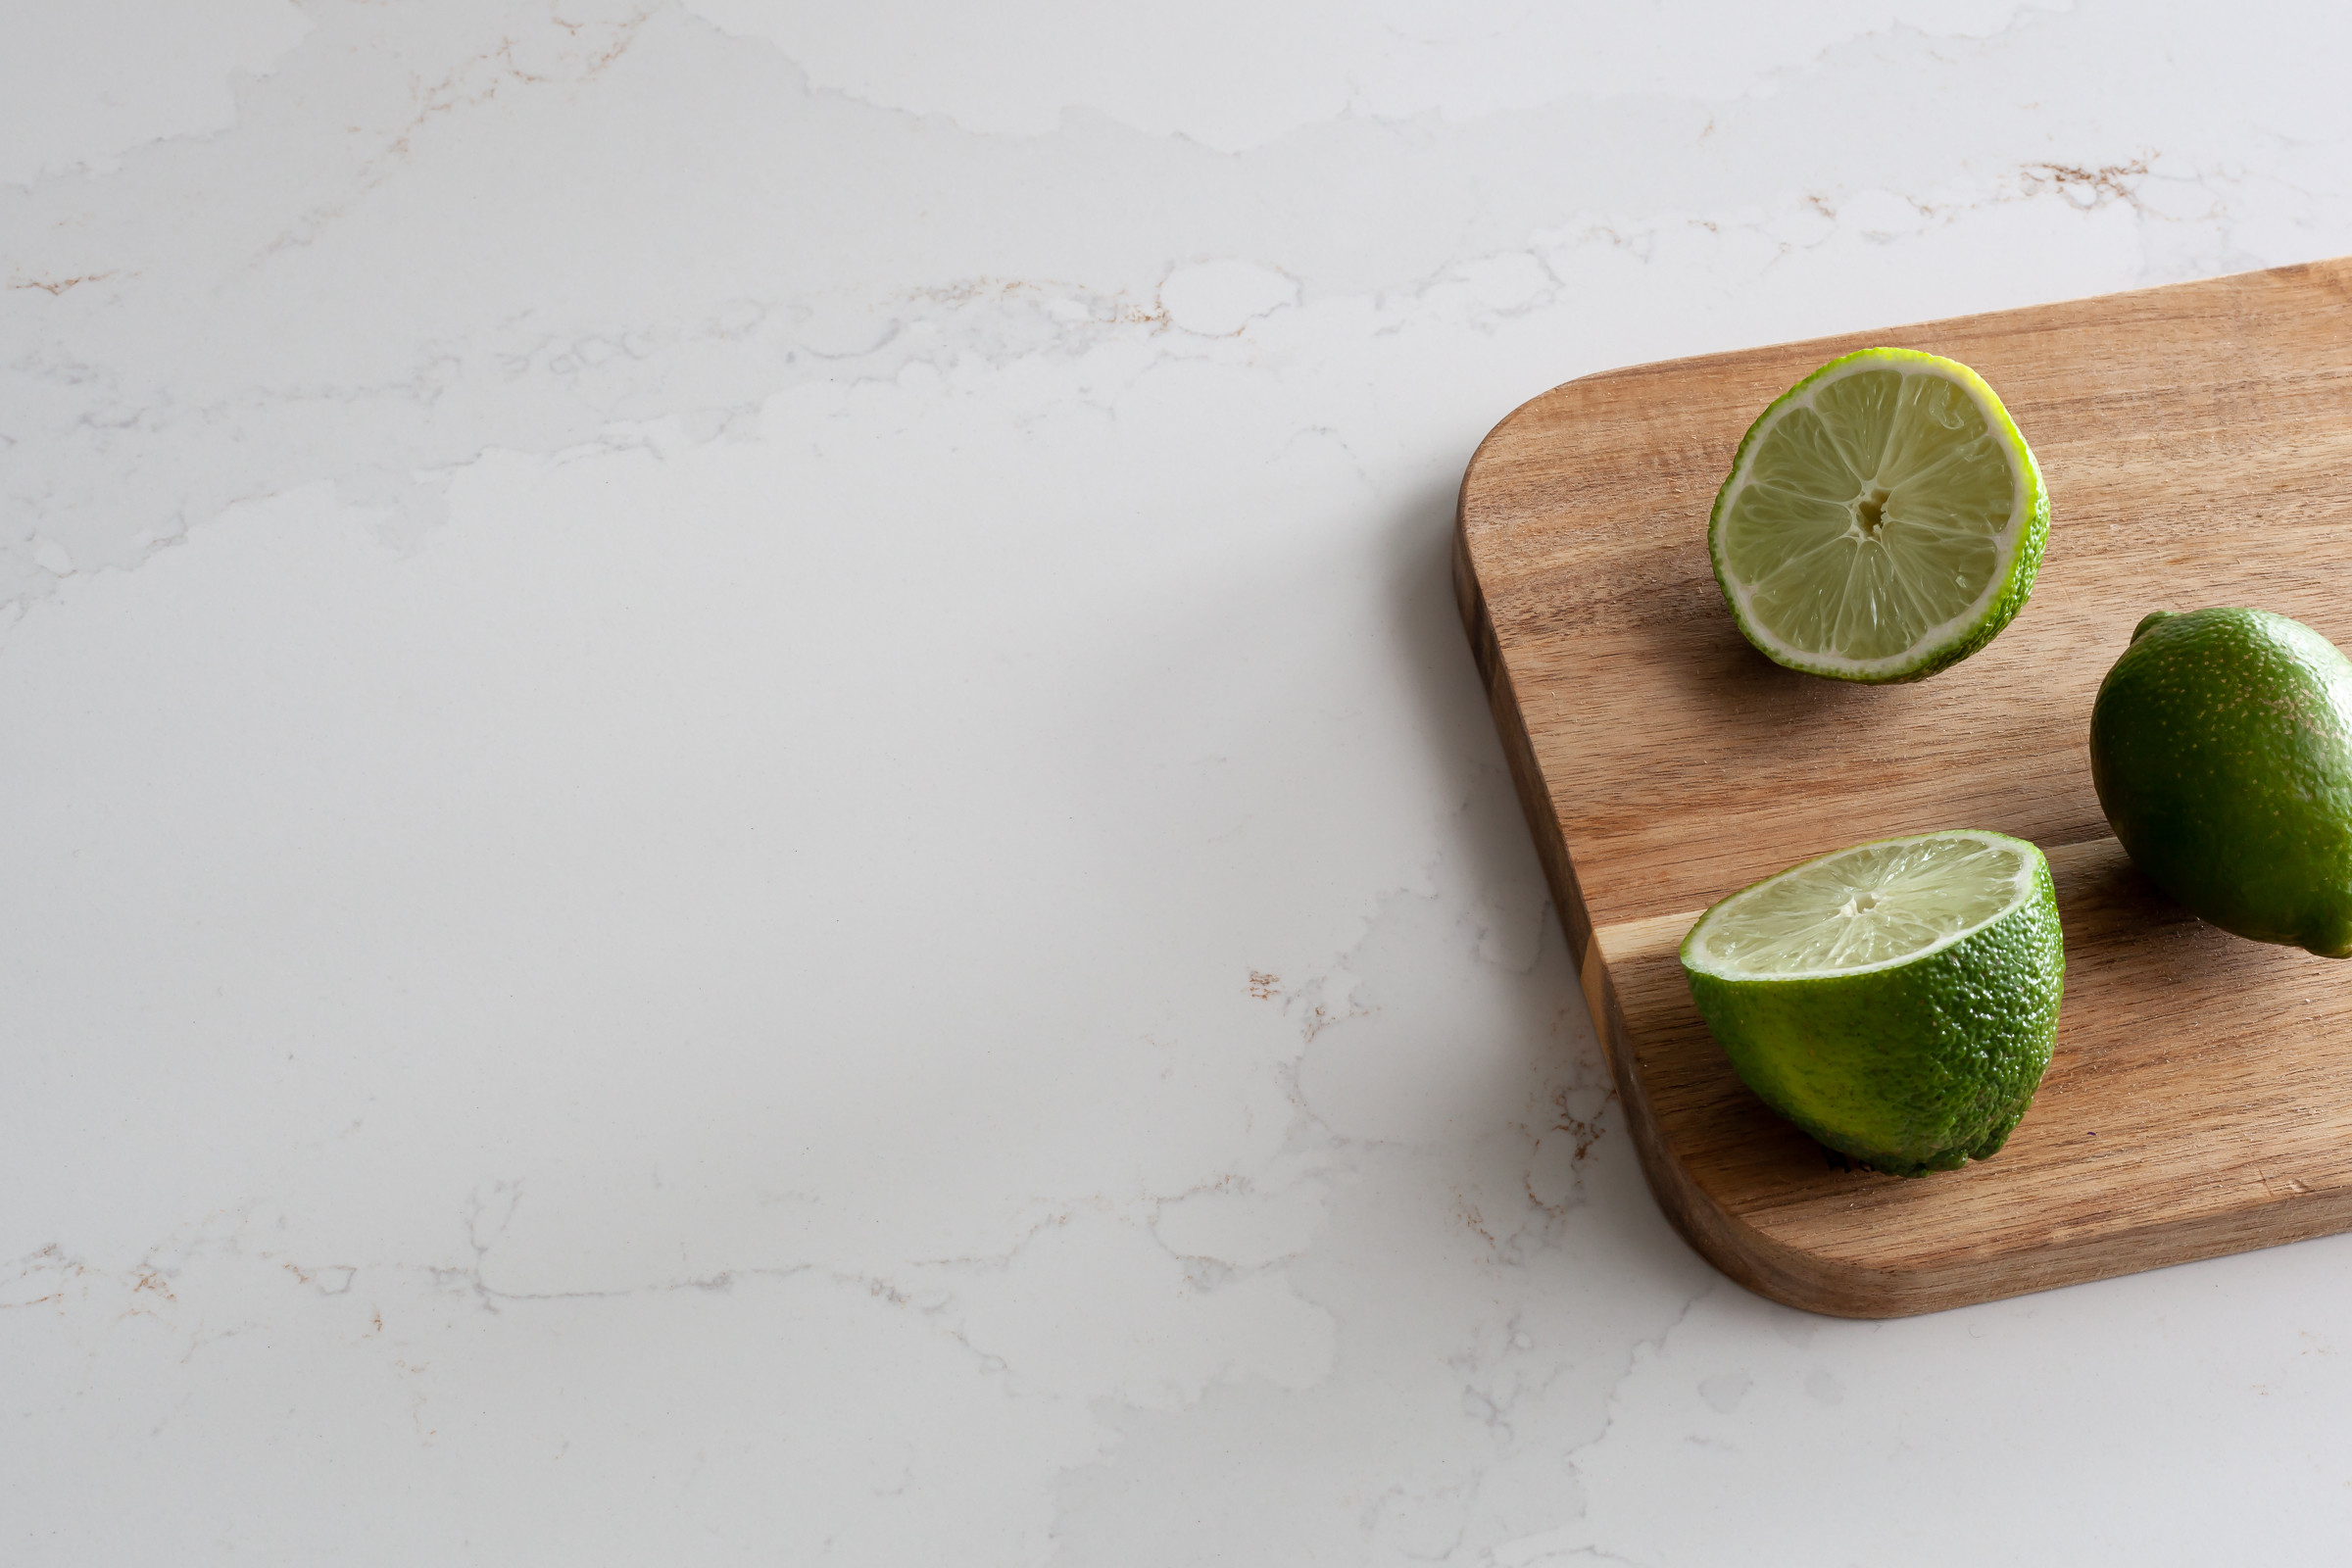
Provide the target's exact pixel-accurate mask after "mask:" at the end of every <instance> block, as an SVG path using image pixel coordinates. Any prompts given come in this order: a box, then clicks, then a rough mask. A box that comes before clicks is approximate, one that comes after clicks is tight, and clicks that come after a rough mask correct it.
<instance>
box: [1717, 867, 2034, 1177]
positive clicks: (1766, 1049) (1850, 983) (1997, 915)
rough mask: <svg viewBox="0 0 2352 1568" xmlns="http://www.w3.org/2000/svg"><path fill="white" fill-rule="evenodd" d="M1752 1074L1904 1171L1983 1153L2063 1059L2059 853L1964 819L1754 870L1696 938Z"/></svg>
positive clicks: (1862, 1156)
mask: <svg viewBox="0 0 2352 1568" xmlns="http://www.w3.org/2000/svg"><path fill="white" fill-rule="evenodd" d="M1682 960H1683V973H1684V976H1685V978H1686V979H1688V980H1689V981H1690V983H1691V1002H1692V1003H1693V1004H1695V1005H1696V1006H1697V1008H1698V1012H1699V1016H1700V1017H1702V1018H1704V1019H1705V1020H1706V1024H1707V1029H1708V1031H1709V1032H1710V1033H1712V1034H1713V1035H1714V1036H1715V1040H1716V1043H1717V1044H1719V1045H1721V1046H1722V1047H1723V1050H1724V1054H1725V1055H1727V1056H1729V1057H1730V1058H1731V1062H1732V1066H1733V1069H1734V1070H1735V1071H1737V1072H1738V1073H1739V1074H1740V1079H1741V1081H1742V1082H1744V1083H1745V1084H1746V1085H1747V1086H1748V1088H1750V1089H1752V1090H1754V1091H1755V1092H1756V1095H1757V1097H1758V1098H1759V1099H1761V1100H1762V1101H1763V1102H1764V1103H1766V1104H1768V1105H1770V1106H1771V1107H1772V1108H1773V1109H1775V1110H1777V1111H1779V1112H1780V1113H1781V1114H1782V1115H1784V1116H1786V1117H1788V1118H1789V1120H1790V1121H1792V1122H1794V1123H1796V1125H1797V1126H1799V1127H1801V1128H1803V1129H1804V1130H1805V1131H1806V1132H1808V1133H1810V1134H1812V1135H1813V1137H1814V1138H1815V1139H1817V1140H1819V1141H1820V1142H1821V1143H1823V1144H1826V1145H1827V1146H1829V1147H1830V1148H1832V1149H1836V1150H1839V1151H1841V1152H1844V1153H1847V1154H1849V1155H1852V1156H1853V1157H1854V1158H1856V1159H1859V1160H1861V1161H1863V1162H1864V1163H1866V1164H1868V1165H1871V1166H1872V1167H1874V1168H1876V1169H1878V1170H1882V1171H1887V1172H1890V1173H1892V1174H1895V1175H1900V1176H1918V1175H1922V1174H1924V1173H1925V1172H1928V1171H1932V1170H1952V1169H1955V1168H1957V1167H1958V1166H1960V1165H1963V1164H1965V1163H1967V1162H1968V1161H1969V1160H1972V1159H1985V1158H1988V1157H1990V1156H1991V1154H1992V1153H1993V1152H1995V1151H1996V1150H1998V1149H1999V1148H2000V1147H2001V1145H2002V1144H2003V1143H2004V1142H2006V1141H2007V1139H2008V1137H2009V1134H2010V1131H2011V1130H2012V1129H2013V1128H2015V1127H2016V1126H2017V1124H2018V1119H2019V1118H2020V1117H2022V1116H2024V1115H2025V1113H2026V1107H2027V1105H2028V1104H2030V1103H2032V1101H2033V1099H2034V1089H2035V1088H2036V1087H2037V1086H2038V1085H2039V1084H2040V1082H2041V1075H2042V1073H2043V1072H2044V1071H2045V1070H2046V1069H2047V1068H2048V1066H2049V1064H2050V1053H2051V1050H2052V1048H2053V1045H2054V1043H2055V1042H2056V1040H2057V1031H2058V1007H2059V1002H2060V999H2061V997H2062V995H2063V993H2064V991H2065V980H2066V942H2065V935H2064V933H2063V932H2062V931H2061V930H2060V928H2059V922H2058V900H2057V892H2056V888H2055V886H2054V884H2053V883H2052V881H2051V879H2050V868H2049V862H2048V861H2047V860H2046V859H2044V858H2043V857H2042V854H2041V851H2039V850H2037V849H2035V848H2034V846H2033V845H2031V844H2029V843H2027V842H2026V841H2025V840H2024V839H2014V838H2011V837H2009V836H2008V835H2007V834H2003V833H1990V832H1985V831H1981V830H1977V829H1967V828H1964V829H1959V830H1955V831H1952V832H1947V833H1930V834H1924V835H1921V836H1919V837H1916V838H1902V839H1883V840H1880V841H1879V842H1877V843H1874V844H1857V845H1855V846H1854V847H1853V848H1851V849H1846V850H1839V851H1838V852H1837V853H1836V854H1833V855H1825V856H1823V857H1821V858H1819V859H1815V860H1807V861H1806V862H1805V863H1804V864H1802V865H1798V866H1792V867H1790V868H1789V870H1786V871H1783V872H1781V873H1780V874H1779V875H1778V876H1770V877H1766V878H1765V879H1764V880H1763V881H1761V882H1758V883H1756V884H1755V885H1754V886H1753V887H1749V888H1744V889H1742V890H1740V892H1738V893H1735V894H1733V895H1732V896H1731V897H1730V898H1728V899H1725V900H1724V901H1723V902H1722V903H1721V904H1718V905H1716V906H1715V907H1713V908H1711V909H1709V910H1708V911H1707V912H1706V913H1705V914H1703V915H1701V916H1699V919H1698V923H1697V924H1696V925H1693V926H1692V927H1691V934H1690V935H1689V936H1688V937H1686V938H1684V939H1683V951H1682Z"/></svg>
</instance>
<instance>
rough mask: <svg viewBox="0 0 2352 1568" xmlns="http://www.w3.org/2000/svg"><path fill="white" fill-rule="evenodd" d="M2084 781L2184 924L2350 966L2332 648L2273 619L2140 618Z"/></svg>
mask: <svg viewBox="0 0 2352 1568" xmlns="http://www.w3.org/2000/svg"><path fill="white" fill-rule="evenodd" d="M2090 777H2091V782H2092V784H2093V785H2094V786H2095V787H2096V788H2097V790H2098V792H2099V805H2100V807H2101V808H2102V809H2104V810H2105V811H2106V812H2107V821H2108V824H2109V825H2110V826H2112V827H2113V828H2114V829H2115V836H2116V837H2117V838H2118V839H2119V840H2121V841H2122V843H2123V846H2124V849H2125V850H2126V851H2127V852H2129V853H2130V855H2131V859H2132V862H2133V863H2134V864H2136V865H2137V866H2138V867H2139V868H2140V869H2141V870H2142V871H2144V872H2146V873H2147V876H2148V879H2149V880H2150V881H2152V882H2154V883H2155V884H2156V885H2157V886H2158V887H2160V888H2162V889H2163V890H2164V891H2165V892H2166V893H2168V894H2170V895H2172V897H2173V898H2174V899H2176V900H2178V901H2179V902H2180V904H2181V905H2182V906H2183V907H2186V908H2188V909H2189V910H2190V911H2191V912H2192V913H2195V914H2198V915H2201V916H2203V917H2204V918H2205V919H2207V920H2210V921H2212V922H2213V923H2214V924H2215V925H2218V926H2220V927H2221V928H2222V929H2223V930H2225V931H2231V932H2235V933H2236V934H2237V935H2239V936H2241V937H2251V938H2253V939H2254V940H2255V941H2257V942H2278V943H2283V944H2285V945H2287V946H2289V947H2297V948H2305V949H2308V950H2309V951H2311V952H2313V953H2317V954H2321V955H2323V956H2327V957H2330V958H2341V957H2344V956H2347V955H2352V662H2346V661H2345V659H2344V656H2343V655H2342V654H2340V653H2338V652H2337V651H2336V648H2335V645H2334V644H2332V643H2330V642H2329V641H2328V640H2327V638H2325V637H2323V636H2321V635H2320V634H2319V633H2318V632H2316V631H2314V630H2312V629H2311V628H2310V627H2309V626H2306V625H2304V624H2303V623H2302V622H2301V621H2299V620H2290V619H2288V618H2287V617H2286V616H2284V615H2279V614H2274V613H2271V612H2269V611H2267V610H2227V609H2225V610H2199V611H2193V612H2191V613H2187V614H2181V615H2174V614H2166V613H2161V612H2159V613H2156V614H2153V615H2150V616H2148V617H2147V618H2146V619H2145V620H2142V621H2141V622H2140V623H2139V627H2138V629H2137V630H2136V631H2134V632H2133V633H2132V641H2131V647H2129V648H2127V649H2125V650H2124V654H2123V657H2122V658H2121V659H2118V660H2117V661H2116V662H2115V667H2114V668H2113V669H2110V670H2109V671H2108V672H2107V678H2106V679H2105V680H2104V681H2102V682H2100V683H2099V695H2098V700H2097V702H2096V703H2095V704H2094V705H2093V706H2092V708H2091V713H2090Z"/></svg>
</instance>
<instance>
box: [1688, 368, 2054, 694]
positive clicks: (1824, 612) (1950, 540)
mask: <svg viewBox="0 0 2352 1568" xmlns="http://www.w3.org/2000/svg"><path fill="white" fill-rule="evenodd" d="M2048 527H2049V499H2048V495H2047V493H2046V491H2045V490H2044V489H2043V487H2042V483H2041V474H2040V470H2039V469H2038V468H2037V467H2036V466H2035V465H2034V456H2033V453H2032V451H2031V450H2030V449H2028V447H2027V446H2026V443H2025V439H2024V438H2023V437H2022V436H2021V435H2019V434H2018V431H2017V427H2016V425H2015V424H2014V423H2013V422H2012V421H2011V420H2010V418H2009V416H2008V413H2007V411H2006V410H2005V409H2003V408H2002V406H2001V402H2000V399H1999V398H1997V397H1996V396H1994V395H1993V392H1992V389H1991V388H1990V387H1989V386H1986V385H1985V381H1984V379H1983V378H1982V377H1981V376H1979V375H1978V374H1977V373H1976V372H1975V371H1973V370H1971V369H1969V368H1968V367H1966V366H1964V365H1961V364H1958V363H1957V362H1955V361H1952V360H1946V359H1940V358H1938V357H1936V356H1935V355H1931V354H1919V353H1915V352H1912V351H1910V350H1906V349H1865V350H1863V351H1861V352H1860V353H1858V354H1849V355H1847V356H1846V357H1845V358H1843V359H1841V360H1836V361H1833V362H1832V363H1830V364H1829V365H1826V366H1824V367H1823V368H1821V369H1819V370H1817V371H1815V372H1814V373H1813V374H1812V375H1810V376H1807V377H1806V378H1805V379H1804V380H1802V381H1800V382H1798V383H1797V384H1796V385H1795V386H1794V387H1792V388H1790V389H1789V392H1788V393H1786V394H1784V395H1783V396H1782V397H1781V398H1780V399H1778V400H1777V401H1776V402H1774V404H1773V405H1772V407H1770V408H1769V409H1767V410H1765V411H1764V414H1763V415H1762V417H1759V418H1758V419H1757V420H1756V422H1755V424H1754V425H1753V426H1751V427H1750V428H1749V430H1748V433H1747V437H1746V439H1745V440H1744V441H1742V442H1741V443H1740V454H1739V456H1738V458H1737V459H1735V460H1734V463H1733V466H1732V472H1731V475H1730V477H1728V478H1727V479H1726V480H1725V481H1724V484H1723V489H1722V490H1721V492H1720V493H1719V494H1718V495H1717V497H1716V501H1715V511H1714V515H1713V517H1712V519H1711V521H1710V525H1709V529H1708V542H1709V548H1710V551H1711V553H1712V556H1713V559H1714V565H1715V576H1716V581H1717V583H1718V584H1719V585H1720V586H1721V587H1722V589H1723V594H1724V599H1725V601H1726V603H1728V604H1729V605H1730V606H1731V609H1732V613H1733V615H1734V616H1735V618H1737V619H1738V621H1739V623H1740V630H1741V631H1742V632H1743V633H1744V634H1745V635H1746V636H1747V638H1748V640H1749V641H1750V642H1751V643H1753V644H1754V645H1755V646H1756V647H1757V648H1758V649H1759V650H1760V651H1762V652H1763V653H1764V654H1765V656H1766V657H1768V658H1770V659H1772V660H1773V661H1775V662H1778V663H1782V664H1786V665H1788V666H1789V667H1790V668H1793V669H1801V670H1805V671H1807V672H1808V673H1812V674H1819V675H1832V676H1837V677H1838V678H1841V679H1847V680H1862V681H1891V680H1916V679H1919V678H1921V677H1922V676H1925V675H1929V674H1933V673H1935V672H1936V670H1938V669H1942V668H1945V667H1946V666H1948V665H1949V664H1951V663H1953V662H1957V661H1958V660H1960V659H1963V658H1966V657H1967V656H1968V655H1969V654H1970V653H1973V652H1975V651H1976V650H1977V649H1978V648H1981V647H1983V646H1984V644H1985V643H1986V642H1988V641H1990V640H1991V638H1992V637H1993V635H1994V634H1995V633H1997V632H1998V631H1999V630H2000V629H2001V627H2002V626H2004V625H2006V624H2007V623H2008V622H2009V620H2010V619H2011V618H2012V617H2013V616H2014V615H2015V614H2016V613H2017V612H2018V610H2019V609H2020V608H2021V607H2022V606H2023V605H2024V603H2025V600H2026V596H2027V595H2028V594H2029V593H2030V592H2031V591H2032V588H2033V580H2034V571H2035V569H2036V567H2037V566H2038V564H2039V563H2040V558H2041V549H2042V545H2043V542H2044V541H2045V539H2046V538H2047V535H2048Z"/></svg>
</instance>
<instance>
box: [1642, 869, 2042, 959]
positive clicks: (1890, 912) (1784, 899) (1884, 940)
mask: <svg viewBox="0 0 2352 1568" xmlns="http://www.w3.org/2000/svg"><path fill="white" fill-rule="evenodd" d="M2040 864H2041V856H2040V854H2039V852H2038V851H2036V850H2035V849H2034V847H2033V846H2032V845H2030V844H2027V843H2026V842H2024V841H2023V840H2021V839H2012V838H2008V837H2006V836H2003V835H2000V834H1992V833H1974V832H1959V833H1932V834H1928V835H1925V836H1924V837H1919V838H1907V839H1886V840H1882V841H1881V842H1879V843H1875V844H1858V845H1856V846H1854V847H1853V848H1852V849H1850V850H1839V851H1838V852H1837V853H1836V854H1834V855H1825V856H1823V857H1822V858H1819V859H1817V860H1807V861H1806V862H1805V863H1804V864H1802V865H1799V866H1793V867H1791V868H1789V870H1786V871H1783V872H1781V873H1780V874H1779V875H1778V876H1772V877H1767V878H1765V879H1764V880H1763V881H1761V882H1759V883H1757V884H1756V885H1755V886H1753V887H1750V888H1747V889H1744V890H1742V891H1741V892H1739V893H1735V894H1733V895H1732V896H1731V897H1730V898H1728V899H1726V900H1724V901H1723V902H1722V903H1721V904H1718V905H1716V906H1715V907H1713V908H1712V909H1709V910H1708V911H1707V912H1706V914H1705V915H1703V916H1702V917H1701V918H1700V919H1699V922H1698V924H1696V925H1695V926H1693V927H1691V935H1690V937H1689V939H1688V940H1687V941H1686V943H1685V944H1684V948H1683V961H1684V962H1685V963H1688V964H1691V965H1694V966H1696V967H1699V968H1702V969H1705V970H1707V971H1708V972H1710V973H1712V974H1716V975H1719V976H1721V977H1722V978H1724V979H1727V980H1773V979H1795V978H1799V977H1804V976H1811V975H1826V974H1850V973H1853V972H1856V971H1859V970H1865V969H1873V968H1882V967H1887V966H1889V965H1893V964H1899V963H1903V962H1906V961H1908V960H1911V959H1914V958H1918V957H1921V956H1925V955H1927V954H1930V953H1932V952H1934V951H1935V950H1936V949H1937V948H1941V947H1947V946H1949V945H1950V944H1952V943H1954V942H1957V941H1959V940H1960V939H1961V938H1962V937H1964V936H1966V935H1967V934H1968V933H1969V932H1971V931H1974V930H1976V929H1977V928H1978V927H1980V926H1983V925H1986V924H1988V923H1990V922H1991V921H1993V920H1997V919H1999V918H2000V917H2001V916H2002V915H2003V914H2005V913H2007V912H2008V911H2009V910H2010V909H2011V908H2013V907H2016V906H2017V905H2019V904H2020V903H2023V902H2025V901H2026V900H2028V899H2031V898H2032V897H2033V896H2034V877H2035V872H2036V870H2037V868H2038V867H2039V866H2040Z"/></svg>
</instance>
